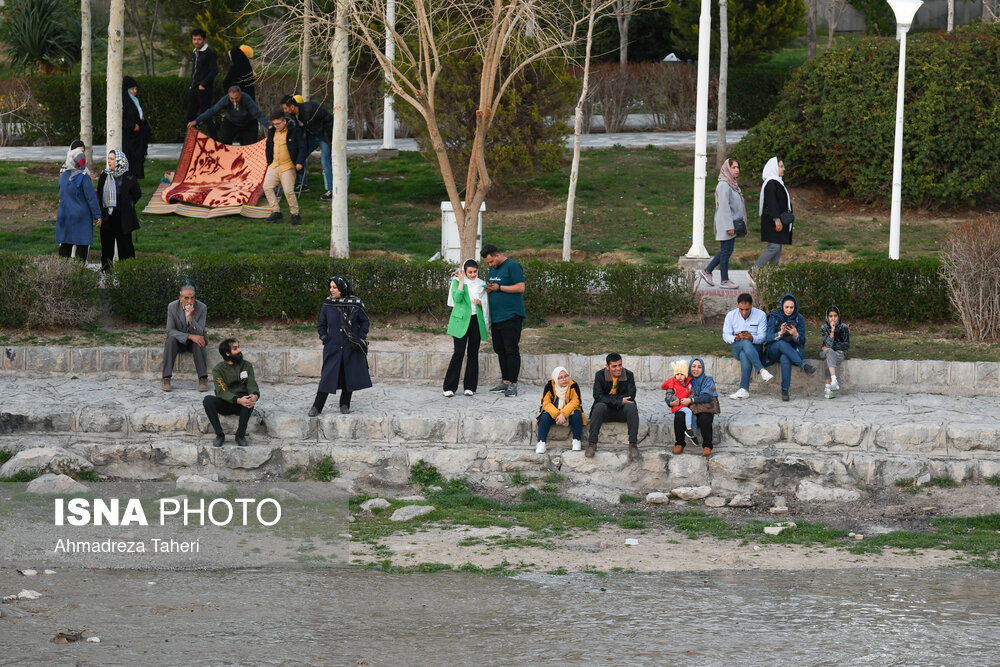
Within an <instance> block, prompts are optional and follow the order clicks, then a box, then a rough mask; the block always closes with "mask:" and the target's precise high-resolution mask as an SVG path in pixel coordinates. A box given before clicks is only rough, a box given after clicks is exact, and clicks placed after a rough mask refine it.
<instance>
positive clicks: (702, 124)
mask: <svg viewBox="0 0 1000 667" xmlns="http://www.w3.org/2000/svg"><path fill="white" fill-rule="evenodd" d="M711 37H712V3H711V0H701V19H700V20H699V21H698V101H697V103H698V110H697V116H696V118H695V139H694V213H693V215H692V220H691V249H690V250H688V252H687V255H685V256H686V257H689V258H692V259H693V258H707V257H708V250H706V249H705V171H706V165H707V164H708V149H707V144H708V59H709V56H710V55H711V54H710V53H709V49H710V48H711V44H712V42H711Z"/></svg>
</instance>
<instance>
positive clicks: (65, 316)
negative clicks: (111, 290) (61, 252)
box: [0, 253, 100, 329]
mask: <svg viewBox="0 0 1000 667" xmlns="http://www.w3.org/2000/svg"><path fill="white" fill-rule="evenodd" d="M99 306H100V294H99V292H98V289H97V275H96V274H95V273H94V272H93V271H90V270H89V269H87V268H85V267H84V266H83V263H82V262H79V261H76V260H72V261H71V260H67V259H64V258H62V257H55V256H52V255H39V256H35V257H24V258H22V257H19V256H16V255H13V254H11V253H0V326H6V327H22V326H23V327H28V328H41V329H52V328H59V327H71V326H81V325H84V324H89V323H91V322H93V321H95V320H96V319H97V317H98V315H99V314H100V308H99Z"/></svg>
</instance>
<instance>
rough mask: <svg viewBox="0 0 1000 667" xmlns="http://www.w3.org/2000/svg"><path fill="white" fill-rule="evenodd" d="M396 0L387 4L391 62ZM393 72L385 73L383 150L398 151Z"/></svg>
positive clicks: (387, 50)
mask: <svg viewBox="0 0 1000 667" xmlns="http://www.w3.org/2000/svg"><path fill="white" fill-rule="evenodd" d="M395 29H396V0H388V2H386V5H385V57H386V60H388V61H389V62H390V63H391V62H393V61H394V60H395V59H396V38H395V35H394V31H395ZM392 81H393V77H392V72H391V71H390V70H388V69H387V70H386V73H385V82H386V87H385V97H384V98H383V100H382V151H380V153H381V152H383V151H384V152H386V153H395V151H396V110H395V108H393V96H392Z"/></svg>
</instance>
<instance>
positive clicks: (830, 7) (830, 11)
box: [826, 0, 839, 51]
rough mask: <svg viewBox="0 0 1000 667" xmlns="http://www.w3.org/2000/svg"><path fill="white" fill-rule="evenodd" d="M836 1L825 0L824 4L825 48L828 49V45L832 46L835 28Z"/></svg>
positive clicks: (836, 17) (836, 18)
mask: <svg viewBox="0 0 1000 667" xmlns="http://www.w3.org/2000/svg"><path fill="white" fill-rule="evenodd" d="M836 12H837V3H836V1H835V0H827V4H826V27H827V31H828V32H827V33H826V50H827V51H829V50H830V47H832V46H833V33H834V32H835V31H836V30H837V21H838V18H839V17H838V16H837V14H836Z"/></svg>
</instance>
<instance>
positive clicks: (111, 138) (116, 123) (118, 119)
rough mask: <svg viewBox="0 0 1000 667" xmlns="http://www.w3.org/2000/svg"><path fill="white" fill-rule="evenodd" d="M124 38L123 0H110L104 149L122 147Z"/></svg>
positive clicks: (119, 148) (118, 148) (109, 149)
mask: <svg viewBox="0 0 1000 667" xmlns="http://www.w3.org/2000/svg"><path fill="white" fill-rule="evenodd" d="M124 39H125V0H111V6H110V15H109V20H108V89H107V94H108V108H107V116H106V119H107V134H108V138H107V140H106V141H105V143H106V144H107V146H106V149H107V150H108V151H111V150H121V147H122V57H123V56H124V51H123V47H124V46H125V44H124Z"/></svg>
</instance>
